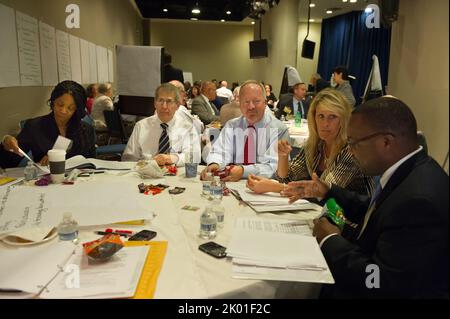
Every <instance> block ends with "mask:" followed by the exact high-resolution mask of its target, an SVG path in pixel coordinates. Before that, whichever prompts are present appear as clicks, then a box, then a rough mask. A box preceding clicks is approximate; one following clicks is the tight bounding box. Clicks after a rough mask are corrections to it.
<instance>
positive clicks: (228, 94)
mask: <svg viewBox="0 0 450 319" xmlns="http://www.w3.org/2000/svg"><path fill="white" fill-rule="evenodd" d="M216 94H217V96H220V97H225V98H227V99H228V102H231V101H233V92H231V90H230V89H227V88H226V87H224V86H222V87H221V88H218V89H217V90H216Z"/></svg>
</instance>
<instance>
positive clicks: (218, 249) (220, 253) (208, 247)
mask: <svg viewBox="0 0 450 319" xmlns="http://www.w3.org/2000/svg"><path fill="white" fill-rule="evenodd" d="M198 249H200V250H201V251H203V252H205V253H207V254H208V255H211V256H213V257H216V258H224V257H226V256H227V253H226V252H225V251H226V250H227V249H226V247H223V246H221V245H219V244H217V243H215V242H213V241H210V242H207V243H205V244H201V245H200V246H198Z"/></svg>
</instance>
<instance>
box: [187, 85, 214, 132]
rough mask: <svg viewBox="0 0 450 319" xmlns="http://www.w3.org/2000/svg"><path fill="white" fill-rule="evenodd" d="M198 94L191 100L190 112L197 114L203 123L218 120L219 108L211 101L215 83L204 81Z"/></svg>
mask: <svg viewBox="0 0 450 319" xmlns="http://www.w3.org/2000/svg"><path fill="white" fill-rule="evenodd" d="M200 93H201V94H200V95H199V96H197V97H196V98H195V99H194V100H193V101H192V106H191V110H192V114H194V115H198V117H199V118H200V120H201V121H202V122H203V124H205V125H207V124H209V123H211V122H213V121H218V120H219V110H218V109H217V108H216V106H215V105H214V104H213V103H212V101H214V99H215V98H216V85H215V84H214V83H213V82H209V81H205V82H203V83H202V86H201V88H200Z"/></svg>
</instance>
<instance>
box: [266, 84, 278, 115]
mask: <svg viewBox="0 0 450 319" xmlns="http://www.w3.org/2000/svg"><path fill="white" fill-rule="evenodd" d="M264 87H265V89H266V100H267V105H268V106H269V108H270V109H271V110H273V108H274V107H275V102H276V101H278V99H277V97H276V96H275V94H273V92H272V85H270V84H266V85H264Z"/></svg>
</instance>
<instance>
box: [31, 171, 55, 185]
mask: <svg viewBox="0 0 450 319" xmlns="http://www.w3.org/2000/svg"><path fill="white" fill-rule="evenodd" d="M51 180H52V178H51V176H50V174H46V175H44V176H42V177H41V178H40V179H38V180H37V181H36V182H35V183H34V184H35V185H36V186H48V184H50V182H51Z"/></svg>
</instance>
